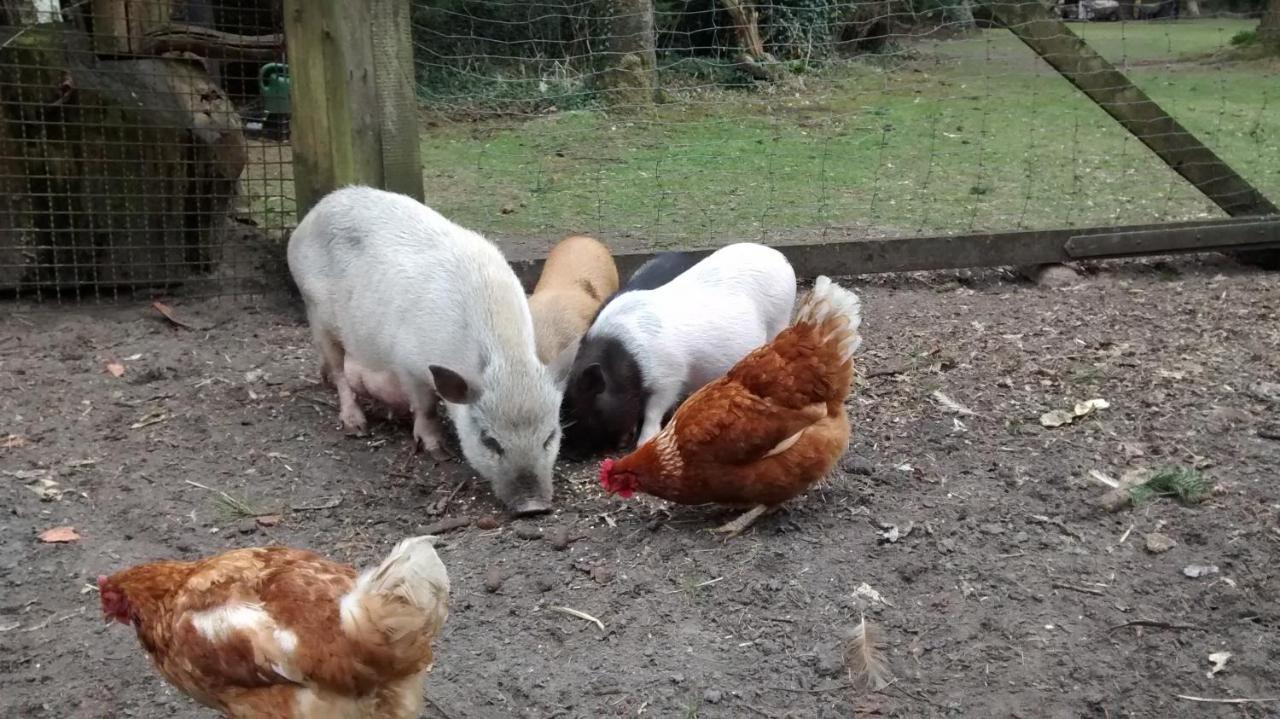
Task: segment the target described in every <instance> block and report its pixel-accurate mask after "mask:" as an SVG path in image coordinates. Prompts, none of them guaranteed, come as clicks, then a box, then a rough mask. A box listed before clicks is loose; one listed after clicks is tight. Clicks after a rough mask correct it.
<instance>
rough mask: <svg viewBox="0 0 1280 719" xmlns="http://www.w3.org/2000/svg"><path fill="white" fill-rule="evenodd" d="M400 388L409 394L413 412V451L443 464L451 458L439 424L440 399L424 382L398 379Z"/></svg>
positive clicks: (410, 406) (432, 388)
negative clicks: (419, 450)
mask: <svg viewBox="0 0 1280 719" xmlns="http://www.w3.org/2000/svg"><path fill="white" fill-rule="evenodd" d="M400 386H401V387H403V388H404V391H405V392H407V393H408V394H409V408H410V409H411V410H412V411H413V451H414V453H417V451H418V449H419V448H421V449H424V450H426V452H427V454H430V455H431V457H432V459H435V460H436V461H437V462H443V461H445V460H447V459H451V458H452V457H453V453H452V452H450V451H449V450H448V448H447V447H445V443H444V427H443V426H441V424H440V397H439V395H437V394H436V390H435V388H434V387H431V386H430V385H427V384H426V383H424V382H420V381H416V380H411V379H408V378H406V377H401V378H400Z"/></svg>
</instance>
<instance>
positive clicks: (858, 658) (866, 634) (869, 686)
mask: <svg viewBox="0 0 1280 719" xmlns="http://www.w3.org/2000/svg"><path fill="white" fill-rule="evenodd" d="M845 665H846V666H847V667H848V669H849V680H850V681H852V682H853V685H854V686H855V687H858V688H859V689H862V690H865V691H872V692H877V691H880V690H881V689H884V688H885V687H887V686H889V684H891V683H892V682H893V674H892V672H890V671H889V663H888V662H887V661H886V660H885V658H884V651H883V648H882V647H881V642H880V638H879V632H877V631H876V629H875V627H874V626H872V625H869V624H867V617H866V616H865V615H864V616H863V617H862V621H861V622H859V623H858V626H857V628H856V629H854V630H853V636H852V637H851V638H850V640H849V649H848V653H847V654H846V655H845Z"/></svg>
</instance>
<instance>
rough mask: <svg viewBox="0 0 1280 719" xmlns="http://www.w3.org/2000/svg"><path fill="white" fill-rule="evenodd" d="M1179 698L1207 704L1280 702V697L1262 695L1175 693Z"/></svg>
mask: <svg viewBox="0 0 1280 719" xmlns="http://www.w3.org/2000/svg"><path fill="white" fill-rule="evenodd" d="M1174 696H1176V697H1178V698H1179V699H1186V700H1187V701H1189V702H1204V703H1206V704H1266V703H1268V702H1280V697H1262V698H1258V699H1247V698H1241V699H1211V698H1209V697H1193V696H1188V695H1186V694H1175V695H1174Z"/></svg>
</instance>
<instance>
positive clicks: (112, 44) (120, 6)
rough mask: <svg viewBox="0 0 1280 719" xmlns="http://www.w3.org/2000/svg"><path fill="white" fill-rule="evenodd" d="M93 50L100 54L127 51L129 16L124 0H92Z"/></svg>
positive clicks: (118, 53) (115, 53)
mask: <svg viewBox="0 0 1280 719" xmlns="http://www.w3.org/2000/svg"><path fill="white" fill-rule="evenodd" d="M92 10H93V50H94V52H97V53H99V54H102V55H123V54H124V53H127V52H128V51H129V16H128V14H127V12H126V10H125V0H93V8H92Z"/></svg>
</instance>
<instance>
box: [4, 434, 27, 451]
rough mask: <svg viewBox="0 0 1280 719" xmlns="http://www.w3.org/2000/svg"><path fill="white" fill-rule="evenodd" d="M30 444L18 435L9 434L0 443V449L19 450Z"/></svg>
mask: <svg viewBox="0 0 1280 719" xmlns="http://www.w3.org/2000/svg"><path fill="white" fill-rule="evenodd" d="M28 444H30V440H28V439H27V438H26V437H23V436H22V435H20V434H11V435H9V436H8V437H5V438H4V441H2V442H0V447H4V448H5V449H20V448H22V447H25V446H27V445H28Z"/></svg>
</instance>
